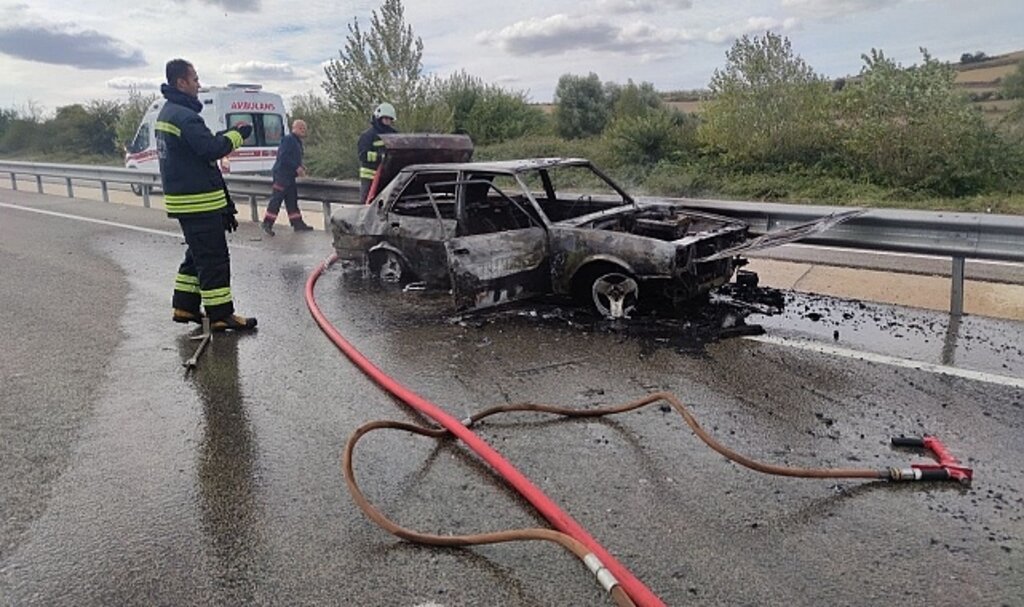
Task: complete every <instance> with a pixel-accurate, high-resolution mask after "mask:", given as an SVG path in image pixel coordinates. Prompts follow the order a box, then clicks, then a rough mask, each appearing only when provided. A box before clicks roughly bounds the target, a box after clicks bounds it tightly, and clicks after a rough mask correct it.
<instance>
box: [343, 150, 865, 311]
mask: <svg viewBox="0 0 1024 607" xmlns="http://www.w3.org/2000/svg"><path fill="white" fill-rule="evenodd" d="M382 139H384V144H385V148H386V150H387V152H386V156H385V159H384V161H383V162H382V164H381V168H380V169H379V171H378V176H377V181H376V183H380V184H384V185H383V187H382V188H379V189H378V190H377V191H375V192H371V196H370V198H369V202H368V204H367V205H365V206H359V207H345V208H342V209H339V210H338V211H337V212H335V213H334V214H333V216H332V217H331V229H332V233H333V239H334V248H335V249H336V251H337V254H338V257H339V259H341V260H347V261H349V262H355V263H357V264H361V265H362V267H364V268H366V269H367V270H368V271H369V272H370V273H372V274H373V275H375V276H377V277H379V279H380V280H382V281H385V282H399V283H409V282H421V283H423V285H424V286H425V287H426V288H433V289H447V290H450V291H451V293H452V295H453V297H454V301H455V307H456V309H458V310H473V309H481V308H487V307H490V306H495V305H499V304H503V303H506V302H511V301H517V300H522V299H526V298H530V297H535V296H538V295H544V294H554V295H561V296H567V297H572V298H574V299H575V300H577V301H578V302H580V303H581V304H585V305H589V306H591V307H592V308H593V309H594V310H595V311H596V312H597V313H598V314H600V315H602V316H605V317H610V318H621V317H628V316H629V315H630V314H631V313H632V312H633V311H634V310H635V309H636V308H637V307H638V306H641V307H644V308H646V307H651V308H654V307H667V308H676V309H677V308H679V307H681V306H684V305H685V304H686V303H687V302H689V301H692V300H693V299H695V298H699V297H701V296H703V295H706V294H707V293H708V292H709V291H711V290H712V289H714V288H716V287H719V286H721V285H723V284H725V283H727V282H729V281H730V280H731V279H732V277H733V275H734V274H735V273H736V270H737V268H738V267H740V266H742V265H743V264H745V263H746V260H744V259H743V258H742V257H740V253H744V252H748V251H753V250H757V249H760V248H766V247H771V246H777V245H779V244H783V243H785V242H790V241H793V240H797V239H799V238H803V237H805V236H807V235H809V234H813V233H815V232H820V231H823V230H825V229H828V228H829V227H831V226H833V225H835V224H837V223H839V222H841V221H844V220H845V219H847V218H849V217H851V216H853V215H855V214H858V213H859V212H860V211H859V210H854V211H847V212H844V213H837V214H834V215H830V216H827V217H824V218H822V219H820V220H817V221H814V222H810V223H807V224H802V225H800V226H795V227H792V228H788V229H786V230H781V231H777V232H771V233H768V234H764V235H762V236H759V237H755V236H753V235H752V234H751V233H750V232H749V226H748V225H747V224H746V223H744V222H742V221H739V220H735V219H731V218H728V217H723V216H719V215H713V214H709V213H704V212H699V211H696V210H693V209H688V208H686V207H685V206H681V205H678V204H672V203H666V202H638V201H637V200H635V199H634V198H632V197H631V196H630V195H629V194H627V193H626V192H625V191H624V190H623V189H622V188H620V187H619V186H618V185H617V184H616V183H615V182H614V181H612V180H611V179H610V178H609V177H607V176H606V175H605V174H604V173H602V172H601V171H600V170H598V169H597V168H596V167H594V166H593V165H592V164H591V163H590V162H589V161H588V160H585V159H581V158H540V159H529V160H509V161H496V162H469V158H470V156H471V154H472V143H471V142H470V140H469V138H468V137H465V136H459V135H385V136H383V137H382Z"/></svg>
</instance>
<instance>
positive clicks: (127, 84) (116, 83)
mask: <svg viewBox="0 0 1024 607" xmlns="http://www.w3.org/2000/svg"><path fill="white" fill-rule="evenodd" d="M161 84H163V80H161V79H159V78H133V77H131V76H118V77H117V78H111V79H110V80H107V88H111V89H115V90H119V91H128V90H131V89H135V90H137V91H153V90H159V89H160V85H161Z"/></svg>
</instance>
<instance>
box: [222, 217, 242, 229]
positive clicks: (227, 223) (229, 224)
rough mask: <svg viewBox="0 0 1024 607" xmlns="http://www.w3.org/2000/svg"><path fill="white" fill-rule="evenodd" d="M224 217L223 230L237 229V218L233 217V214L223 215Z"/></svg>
mask: <svg viewBox="0 0 1024 607" xmlns="http://www.w3.org/2000/svg"><path fill="white" fill-rule="evenodd" d="M222 217H223V218H224V231H225V232H234V231H235V230H237V229H238V220H237V219H235V216H234V215H223V216H222Z"/></svg>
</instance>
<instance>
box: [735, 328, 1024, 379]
mask: <svg viewBox="0 0 1024 607" xmlns="http://www.w3.org/2000/svg"><path fill="white" fill-rule="evenodd" d="M745 339H749V340H751V341H758V342H761V343H765V344H772V345H775V346H785V347H787V348H797V349H800V350H808V351H811V352H818V353H821V354H830V355H832V356H842V357H844V358H852V359H855V360H866V361H868V362H874V363H880V364H883V365H891V366H894V367H903V368H905V369H914V370H917V371H924V372H926V373H935V374H938V375H948V376H951V377H960V378H963V379H971V380H974V381H980V382H985V383H989V384H999V385H1001V386H1009V387H1011V388H1021V389H1024V379H1021V378H1017V377H1009V376H1006V375H997V374H995V373H985V372H983V371H972V370H970V369H959V368H957V367H950V366H947V365H937V364H934V363H927V362H922V361H919V360H911V359H908V358H897V357H895V356H886V355H885V354H875V353H874V352H862V351H860V350H850V349H848V348H840V347H837V346H830V345H828V344H823V343H815V342H812V341H805V340H799V339H786V338H784V337H775V336H771V335H752V336H748V337H746V338H745Z"/></svg>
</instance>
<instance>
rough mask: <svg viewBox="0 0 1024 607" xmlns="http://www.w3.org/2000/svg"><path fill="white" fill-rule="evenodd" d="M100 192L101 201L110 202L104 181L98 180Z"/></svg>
mask: <svg viewBox="0 0 1024 607" xmlns="http://www.w3.org/2000/svg"><path fill="white" fill-rule="evenodd" d="M100 192H101V193H102V194H103V202H110V192H109V191H108V190H107V182H106V181H100Z"/></svg>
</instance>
